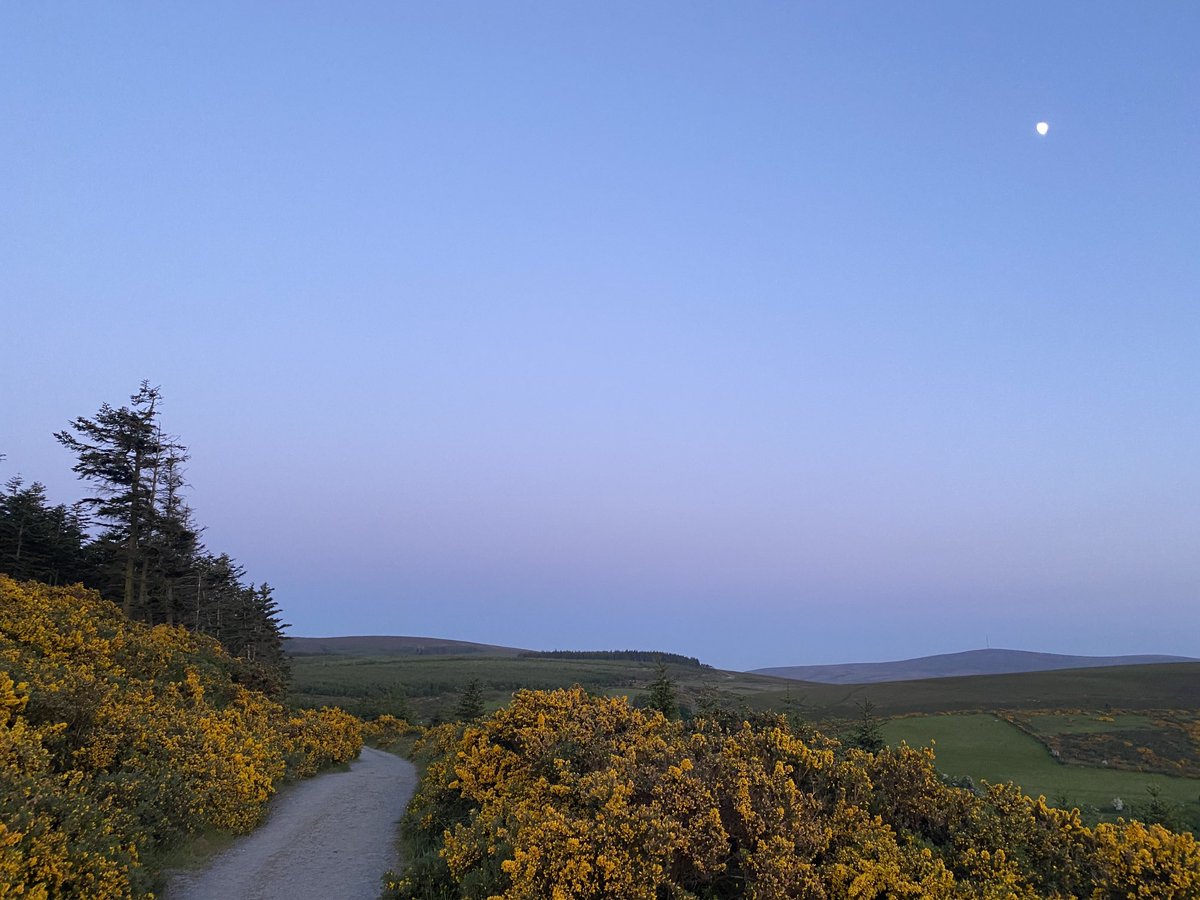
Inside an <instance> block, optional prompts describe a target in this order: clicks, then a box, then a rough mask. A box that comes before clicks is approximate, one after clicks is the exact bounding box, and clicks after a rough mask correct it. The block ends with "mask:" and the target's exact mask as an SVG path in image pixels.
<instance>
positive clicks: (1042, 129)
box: [1036, 122, 1050, 137]
mask: <svg viewBox="0 0 1200 900" xmlns="http://www.w3.org/2000/svg"><path fill="white" fill-rule="evenodd" d="M1036 127H1037V133H1038V134H1040V135H1041V136H1042V137H1045V136H1046V132H1047V131H1049V130H1050V123H1049V122H1038V123H1037V126H1036Z"/></svg>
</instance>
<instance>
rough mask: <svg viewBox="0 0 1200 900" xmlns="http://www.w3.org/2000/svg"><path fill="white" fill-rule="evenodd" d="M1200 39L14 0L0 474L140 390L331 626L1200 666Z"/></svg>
mask: <svg viewBox="0 0 1200 900" xmlns="http://www.w3.org/2000/svg"><path fill="white" fill-rule="evenodd" d="M1198 43H1200V4H1196V3H1193V2H1182V0H1181V2H1177V3H1158V4H1150V5H1147V4H1128V3H1104V2H1101V3H1097V2H1087V3H1082V2H1081V3H1055V4H1045V3H1041V2H1036V3H1035V2H1026V3H1016V2H1013V3H1003V4H1000V3H996V4H990V5H988V6H985V5H983V4H977V3H961V2H957V0H955V2H946V3H924V2H923V3H906V4H866V3H862V4H854V5H848V4H842V3H782V2H779V3H766V2H761V3H737V4H733V3H694V2H687V3H683V2H678V3H669V2H662V3H653V4H643V3H633V2H608V3H602V4H600V3H597V4H560V3H540V4H526V3H512V2H505V3H475V4H458V3H449V2H440V0H439V2H437V3H432V2H430V3H422V4H417V3H404V4H397V3H365V2H364V3H355V4H340V3H325V4H293V3H289V4H271V3H258V4H247V3H244V2H231V3H203V4H147V3H131V4H117V5H112V4H65V3H36V4H35V3H27V4H16V3H11V4H4V5H3V6H0V338H2V343H0V346H2V347H3V350H2V352H0V395H2V396H3V416H2V417H0V452H4V453H6V454H7V456H8V458H7V459H6V460H5V461H4V462H2V463H0V478H7V477H9V476H11V475H12V474H14V473H17V472H19V473H21V474H22V475H24V476H25V477H26V479H27V480H33V479H38V480H41V481H43V482H45V483H46V484H47V485H48V486H49V489H50V493H51V496H52V498H53V499H55V500H56V501H67V500H71V499H74V498H75V497H77V496H79V495H80V494H81V492H82V488H81V487H80V486H78V485H77V483H76V482H75V480H74V476H73V475H72V474H71V472H70V465H71V462H72V460H71V458H70V457H69V455H68V454H67V453H66V452H65V451H64V450H62V449H61V448H59V447H58V445H57V444H55V443H54V441H53V439H52V438H51V433H52V432H53V431H55V430H57V429H60V428H62V427H64V426H65V424H66V423H67V422H68V420H70V419H71V418H73V417H74V416H76V415H90V414H92V413H94V412H95V410H96V409H97V408H98V407H99V405H100V404H101V403H102V402H104V401H108V402H111V403H113V404H114V405H119V404H121V403H124V402H126V401H127V398H128V396H129V394H131V393H132V392H133V391H134V390H135V389H136V387H137V383H138V381H139V380H140V379H142V378H147V379H150V380H151V382H152V383H155V384H159V385H161V386H162V388H163V391H164V393H165V396H166V400H167V406H166V410H165V423H166V425H167V427H168V428H170V429H171V430H173V431H174V432H176V433H178V434H179V435H180V436H181V437H182V439H183V441H184V443H186V444H187V445H188V446H189V447H190V448H191V450H192V454H193V461H192V463H191V464H190V467H189V478H190V481H191V483H192V485H193V488H192V495H191V499H192V503H193V505H194V507H195V509H196V512H197V517H198V519H199V521H200V522H202V523H205V524H206V525H208V531H207V534H206V539H207V543H208V545H209V546H210V547H211V548H213V549H216V550H223V551H227V552H229V553H230V554H232V555H233V556H235V557H236V558H237V559H239V560H240V561H241V562H242V563H243V564H244V565H246V567H247V569H248V572H249V576H250V577H251V578H253V579H255V580H260V581H261V580H264V579H265V580H267V581H270V582H271V583H272V584H274V585H276V587H277V596H278V598H279V599H280V601H281V603H282V604H283V606H284V608H285V611H286V614H287V618H288V620H289V621H290V622H292V623H293V625H294V627H293V629H292V631H293V633H295V634H299V635H327V634H381V633H382V634H424V635H435V636H441V637H453V638H461V639H466V640H478V641H487V642H493V643H502V644H513V645H518V646H524V647H535V648H556V647H557V648H625V647H631V648H654V649H663V650H671V651H677V652H683V653H688V654H693V655H698V656H700V657H701V658H702V659H703V660H704V661H706V662H710V663H713V664H715V665H718V666H723V667H730V668H750V667H755V666H766V665H784V664H805V663H821V662H838V661H847V660H867V659H894V658H900V657H907V656H916V655H921V654H925V653H937V652H949V651H956V650H963V649H970V648H974V647H980V646H983V645H984V644H985V642H987V641H990V643H991V645H992V646H994V647H995V646H1005V647H1014V648H1024V649H1033V650H1046V651H1057V652H1070V653H1097V654H1109V653H1133V652H1163V653H1181V654H1187V655H1197V656H1200V632H1198V631H1197V627H1196V626H1197V622H1198V621H1200V615H1198V614H1197V606H1198V601H1200V54H1197V53H1196V46H1197V44H1198ZM1040 119H1045V120H1046V121H1048V122H1049V123H1050V132H1049V134H1048V135H1047V136H1046V137H1044V138H1042V137H1039V136H1038V135H1037V134H1036V132H1035V130H1034V126H1035V124H1036V122H1037V121H1038V120H1040Z"/></svg>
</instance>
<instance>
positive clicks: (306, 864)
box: [166, 747, 416, 900]
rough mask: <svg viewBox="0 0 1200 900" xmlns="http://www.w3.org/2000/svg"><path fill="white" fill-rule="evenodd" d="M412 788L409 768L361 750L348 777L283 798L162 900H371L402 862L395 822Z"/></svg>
mask: <svg viewBox="0 0 1200 900" xmlns="http://www.w3.org/2000/svg"><path fill="white" fill-rule="evenodd" d="M415 786H416V770H415V769H414V768H413V765H412V763H410V762H407V761H405V760H403V759H401V758H400V757H398V756H393V755H392V754H391V753H383V752H381V751H379V750H372V749H371V748H370V747H364V748H363V751H362V756H360V757H359V758H358V759H357V760H355V761H354V762H353V763H351V764H350V771H349V772H331V773H328V774H325V775H318V776H317V777H315V778H312V779H310V780H308V781H302V782H300V783H299V784H296V785H294V786H293V787H291V788H290V789H288V790H287V791H285V792H284V793H283V794H282V795H281V796H280V797H278V798H276V800H275V801H274V802H273V803H272V806H271V812H270V815H269V816H268V817H267V821H266V822H265V823H264V824H263V825H262V826H261V827H260V828H258V830H256V831H254V832H252V833H251V834H248V835H246V836H245V837H243V838H239V839H238V840H237V841H236V842H235V843H234V844H233V845H232V846H231V847H229V848H228V849H227V850H224V851H222V852H221V853H219V854H218V855H217V856H215V857H213V859H212V860H210V862H209V863H208V865H207V866H206V867H205V868H204V869H203V870H202V871H199V872H178V873H175V874H174V875H173V877H172V878H171V879H170V881H169V883H168V885H167V891H166V900H330V898H335V897H336V898H339V900H359V898H362V900H376V898H378V897H379V895H380V893H382V890H383V884H382V881H381V878H382V877H383V873H384V872H386V871H387V870H388V869H391V868H395V867H396V866H397V865H398V863H399V860H398V859H397V858H396V823H397V822H398V821H399V819H400V817H401V816H402V815H403V814H404V808H405V806H406V805H407V804H408V799H409V797H411V796H412V792H413V788H414V787H415Z"/></svg>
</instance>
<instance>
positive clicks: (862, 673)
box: [751, 650, 1197, 684]
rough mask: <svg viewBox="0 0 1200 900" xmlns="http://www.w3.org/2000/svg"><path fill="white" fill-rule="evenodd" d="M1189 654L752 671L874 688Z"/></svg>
mask: <svg viewBox="0 0 1200 900" xmlns="http://www.w3.org/2000/svg"><path fill="white" fill-rule="evenodd" d="M1196 661H1197V660H1195V659H1193V658H1191V657H1187V656H1066V655H1063V654H1060V653H1033V652H1031V651H1028V650H967V651H964V652H962V653H941V654H938V655H936V656H920V657H917V658H916V659H901V660H896V661H895V662H876V663H842V664H839V665H829V666H773V667H770V668H765V669H752V670H751V672H752V673H753V674H755V675H774V676H775V677H777V678H791V679H795V680H797V681H816V682H819V683H823V684H875V683H878V682H882V681H915V680H918V679H922V678H951V677H955V676H959V675H1009V674H1013V673H1017V672H1049V671H1053V670H1055V669H1091V668H1099V667H1101V666H1140V665H1152V664H1158V663H1180V662H1196Z"/></svg>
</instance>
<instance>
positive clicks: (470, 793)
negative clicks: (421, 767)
mask: <svg viewBox="0 0 1200 900" xmlns="http://www.w3.org/2000/svg"><path fill="white" fill-rule="evenodd" d="M417 752H418V754H425V755H426V756H428V757H430V763H429V767H428V770H427V773H426V776H425V779H424V781H423V782H422V784H421V787H420V789H419V791H418V794H417V796H416V798H415V799H414V802H413V805H412V806H411V808H410V812H409V817H408V821H407V824H406V831H407V834H408V837H409V840H410V844H411V845H412V846H413V847H414V848H415V849H416V850H418V851H421V852H418V853H416V854H414V855H413V856H411V857H410V858H411V859H412V863H411V864H410V868H409V869H408V870H407V871H406V872H404V873H403V874H402V875H400V876H396V877H393V878H392V879H391V880H390V882H389V892H390V896H392V897H481V898H482V897H489V898H513V900H516V898H529V900H533V898H551V900H556V898H563V900H566V898H603V897H621V898H645V900H654V898H659V897H676V898H686V897H750V898H764V900H765V898H793V897H814V898H833V897H839V898H875V897H912V898H952V897H954V898H959V897H962V898H968V897H969V898H985V897H997V898H998V897H1015V898H1039V897H1096V898H1099V897H1115V896H1126V895H1128V896H1155V897H1179V898H1183V897H1195V896H1197V895H1200V858H1198V856H1197V845H1196V843H1195V841H1194V840H1193V839H1192V837H1191V836H1190V835H1179V834H1174V833H1172V832H1169V831H1166V830H1165V829H1162V828H1157V827H1155V828H1150V829H1146V828H1143V827H1142V826H1141V825H1140V824H1137V823H1131V824H1123V823H1122V824H1119V825H1116V826H1101V828H1099V829H1097V830H1095V831H1092V830H1089V829H1087V828H1086V827H1084V826H1083V825H1082V823H1081V822H1080V820H1079V816H1078V813H1076V812H1066V811H1063V810H1058V809H1053V808H1051V807H1048V806H1047V805H1046V803H1045V802H1044V800H1042V799H1038V800H1031V799H1030V798H1028V797H1025V796H1024V795H1022V794H1021V793H1020V792H1019V791H1018V790H1017V789H1015V788H1013V787H1012V786H1010V785H1000V786H993V787H991V788H989V789H988V790H987V791H986V792H984V793H983V794H982V795H980V796H977V795H976V794H974V793H973V792H970V791H967V790H963V789H959V788H955V787H951V786H949V785H946V784H945V783H943V782H942V781H941V780H940V779H939V778H938V776H937V773H936V771H935V769H934V767H933V765H932V752H931V751H928V750H926V751H916V750H912V749H909V748H907V747H901V748H899V749H897V750H889V749H885V750H882V751H880V752H879V753H875V754H872V753H867V752H863V751H860V750H854V749H849V750H847V749H844V748H843V747H841V746H840V745H839V744H838V743H837V742H835V741H831V740H827V739H825V738H822V737H821V736H820V735H808V736H806V737H804V738H801V737H799V736H797V735H796V734H794V733H793V732H792V731H791V730H790V728H789V727H788V725H787V724H786V721H785V720H784V719H783V718H779V719H770V718H764V719H763V720H762V721H760V722H759V723H757V724H753V725H752V724H750V723H745V722H743V723H724V724H721V723H717V722H712V721H703V720H701V721H698V722H696V723H692V724H690V725H689V724H684V723H680V722H672V721H668V720H667V719H666V718H664V717H663V716H662V715H661V714H659V713H657V712H654V711H648V710H637V709H633V708H631V707H630V706H629V705H628V703H627V702H626V701H625V700H624V699H623V698H615V699H614V698H608V697H593V696H589V695H587V694H586V693H585V692H584V691H583V690H582V689H578V688H576V689H573V690H559V691H551V692H537V691H522V692H519V693H518V694H516V695H515V696H514V699H513V701H512V703H511V704H510V705H509V706H508V707H507V708H505V709H501V710H499V711H498V712H496V713H495V714H493V715H492V716H491V717H490V718H488V719H486V720H484V721H483V722H481V723H480V724H478V725H475V726H467V727H465V728H462V727H455V726H443V727H441V728H439V729H431V730H430V732H428V733H427V734H426V735H425V736H424V737H423V738H422V740H421V741H420V742H418V747H417ZM1138 884H1150V885H1153V886H1154V891H1153V892H1152V893H1144V892H1143V893H1140V894H1139V893H1137V890H1139V889H1138V888H1136V887H1135V885H1138ZM1130 892H1132V893H1130Z"/></svg>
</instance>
